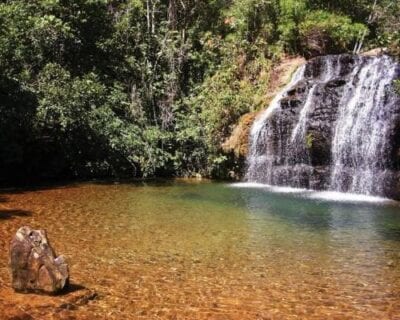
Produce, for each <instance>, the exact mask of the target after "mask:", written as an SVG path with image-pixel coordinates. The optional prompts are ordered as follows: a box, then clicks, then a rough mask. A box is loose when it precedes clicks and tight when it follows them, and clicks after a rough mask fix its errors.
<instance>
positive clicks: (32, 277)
mask: <svg viewBox="0 0 400 320" xmlns="http://www.w3.org/2000/svg"><path fill="white" fill-rule="evenodd" d="M10 259H11V273H12V287H13V288H14V290H16V291H19V292H29V291H42V292H45V293H57V292H59V291H61V290H63V289H64V288H65V287H66V286H67V285H68V280H69V271H68V265H67V264H66V262H65V260H64V257H63V256H59V257H56V254H55V252H54V250H53V248H52V247H51V245H50V243H49V240H48V239H47V235H46V231H45V230H32V229H31V228H30V227H22V228H20V229H19V230H18V231H17V233H16V235H15V236H14V238H13V239H12V240H11V244H10Z"/></svg>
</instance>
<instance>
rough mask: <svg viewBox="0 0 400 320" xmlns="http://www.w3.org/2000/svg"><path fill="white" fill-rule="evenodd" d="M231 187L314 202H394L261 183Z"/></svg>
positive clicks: (378, 198)
mask: <svg viewBox="0 0 400 320" xmlns="http://www.w3.org/2000/svg"><path fill="white" fill-rule="evenodd" d="M230 186H231V187H234V188H249V189H252V188H254V189H263V190H265V191H267V192H273V193H292V194H300V195H301V196H302V197H304V198H307V199H314V200H327V201H334V202H364V203H389V202H395V201H394V200H391V199H388V198H383V197H377V196H370V195H364V194H356V193H344V192H336V191H315V190H310V189H302V188H292V187H284V186H272V185H268V184H263V183H255V182H239V183H233V184H230Z"/></svg>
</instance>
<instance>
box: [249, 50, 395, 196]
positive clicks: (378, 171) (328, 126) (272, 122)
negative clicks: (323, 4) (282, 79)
mask: <svg viewBox="0 0 400 320" xmlns="http://www.w3.org/2000/svg"><path fill="white" fill-rule="evenodd" d="M399 70H400V68H399V65H398V64H397V63H396V62H395V61H394V60H393V59H392V58H390V57H388V56H379V57H363V56H356V55H331V56H325V57H318V58H314V59H312V60H310V61H309V62H308V63H307V64H306V65H304V66H302V67H300V68H299V69H298V70H297V71H296V73H295V74H294V76H293V78H292V80H291V82H290V83H289V84H288V85H287V86H286V87H285V88H284V89H283V90H282V91H281V92H280V93H279V94H278V95H277V96H276V97H275V99H274V100H273V101H272V102H271V104H270V106H269V107H268V108H267V109H266V110H265V111H264V112H263V113H262V114H261V115H260V117H259V118H258V120H256V121H255V123H254V124H253V127H252V130H251V133H250V145H251V146H250V150H249V155H248V159H247V162H248V169H247V174H246V179H247V180H248V181H251V182H260V183H266V184H270V185H279V186H291V187H301V188H310V189H318V190H334V191H341V192H351V193H360V194H370V195H381V196H389V197H400V183H399V182H398V181H399V179H398V178H399V177H400V98H399V96H398V95H397V94H396V93H395V92H394V90H393V86H392V83H393V80H395V79H397V78H398V77H399V74H400V72H399ZM397 194H398V195H397Z"/></svg>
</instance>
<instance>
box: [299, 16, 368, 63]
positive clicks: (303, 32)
mask: <svg viewBox="0 0 400 320" xmlns="http://www.w3.org/2000/svg"><path fill="white" fill-rule="evenodd" d="M299 27H300V30H299V32H300V38H301V42H302V47H303V51H304V54H305V55H306V56H308V57H313V56H317V55H324V54H334V53H342V52H347V51H349V50H351V49H352V48H353V45H354V43H355V42H356V41H357V39H359V38H361V37H362V35H363V34H365V35H367V34H368V28H367V27H366V26H365V25H363V24H361V23H353V22H352V21H351V19H350V18H349V17H347V16H342V15H337V14H334V13H330V12H326V11H323V10H316V11H311V12H310V13H309V14H307V15H306V17H305V20H304V21H303V22H302V23H301V24H300V26H299Z"/></svg>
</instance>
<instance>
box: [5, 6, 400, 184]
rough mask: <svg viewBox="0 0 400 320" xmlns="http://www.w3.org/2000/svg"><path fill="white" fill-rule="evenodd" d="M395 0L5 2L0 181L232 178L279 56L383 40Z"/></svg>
mask: <svg viewBox="0 0 400 320" xmlns="http://www.w3.org/2000/svg"><path fill="white" fill-rule="evenodd" d="M399 17H400V2H399V1H397V0H378V1H373V0H351V1H350V0H230V1H228V0H169V1H167V0H125V1H122V0H121V1H117V0H74V1H69V0H30V1H26V0H8V1H7V0H6V1H4V0H3V1H1V2H0V69H1V72H0V176H1V182H9V181H12V182H16V181H20V182H26V181H31V180H34V179H39V178H40V179H66V178H68V179H70V178H72V179H73V178H79V179H91V178H106V177H114V178H141V177H144V178H148V177H155V176H156V177H172V176H194V175H202V176H207V177H215V178H226V177H228V176H229V172H230V171H231V170H233V168H235V167H237V166H239V165H240V160H239V159H237V157H236V156H235V155H234V154H230V153H226V152H224V151H223V149H222V147H221V145H222V144H223V142H224V141H225V140H226V139H227V137H229V135H230V134H231V133H232V130H233V128H234V126H235V125H236V124H237V122H238V120H239V118H240V117H241V116H242V115H244V114H246V113H249V112H254V111H257V110H262V109H264V108H265V107H266V99H265V95H266V92H268V85H269V83H270V81H271V70H272V69H273V68H274V66H276V65H277V64H279V62H280V61H281V59H283V58H284V57H286V56H296V55H300V56H303V57H305V58H312V57H314V56H317V55H323V54H335V53H346V52H348V53H351V52H353V51H354V50H355V49H356V50H357V49H359V48H361V46H362V48H363V50H368V49H372V48H376V47H385V48H387V51H388V53H389V54H391V55H393V56H397V57H399V56H400V22H399V21H400V19H399Z"/></svg>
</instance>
